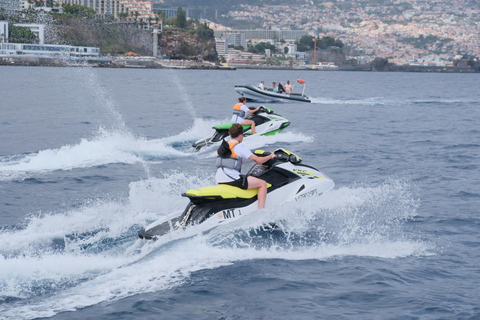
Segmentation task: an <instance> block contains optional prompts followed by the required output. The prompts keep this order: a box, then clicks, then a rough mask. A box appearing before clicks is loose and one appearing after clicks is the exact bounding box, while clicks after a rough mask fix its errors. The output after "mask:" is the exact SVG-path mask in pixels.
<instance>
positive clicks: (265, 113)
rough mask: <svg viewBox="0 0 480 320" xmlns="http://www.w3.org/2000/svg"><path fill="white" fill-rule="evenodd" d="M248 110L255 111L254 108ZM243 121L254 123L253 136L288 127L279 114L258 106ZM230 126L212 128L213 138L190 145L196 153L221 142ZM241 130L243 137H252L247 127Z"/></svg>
mask: <svg viewBox="0 0 480 320" xmlns="http://www.w3.org/2000/svg"><path fill="white" fill-rule="evenodd" d="M249 108H250V109H256V107H249ZM245 119H249V120H253V122H255V131H256V133H255V134H258V135H261V136H270V135H274V134H276V133H278V132H281V131H282V130H283V129H285V128H286V127H288V126H289V125H290V122H289V121H288V120H287V119H285V118H284V117H282V116H281V115H279V114H276V113H274V111H273V110H272V109H270V108H267V107H265V106H260V108H259V110H258V111H256V112H255V113H253V114H251V113H249V114H247V116H246V117H245ZM232 124H233V123H224V124H220V125H218V126H214V127H213V129H215V132H214V134H213V136H211V137H208V138H204V139H200V140H198V141H196V142H195V143H194V144H192V147H194V148H195V150H196V151H198V150H200V149H201V148H203V147H205V146H207V145H211V144H214V143H215V142H219V141H222V139H224V138H226V137H227V136H228V129H230V127H231V126H232ZM243 130H244V131H245V136H249V135H252V131H251V130H250V126H249V125H248V126H247V125H246V126H243Z"/></svg>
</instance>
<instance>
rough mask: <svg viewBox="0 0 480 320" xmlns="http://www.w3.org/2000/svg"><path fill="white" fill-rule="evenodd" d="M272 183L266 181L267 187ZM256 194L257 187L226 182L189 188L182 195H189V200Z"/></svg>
mask: <svg viewBox="0 0 480 320" xmlns="http://www.w3.org/2000/svg"><path fill="white" fill-rule="evenodd" d="M271 186H272V185H271V184H269V183H267V188H270V187H271ZM257 194H258V189H249V190H244V189H240V188H238V187H234V186H230V185H228V184H219V185H216V186H207V187H201V188H198V189H190V190H188V191H187V192H185V193H184V194H182V196H184V197H189V198H190V199H191V200H193V199H198V198H203V199H209V200H222V199H235V198H241V199H251V198H253V197H255V196H256V195H257Z"/></svg>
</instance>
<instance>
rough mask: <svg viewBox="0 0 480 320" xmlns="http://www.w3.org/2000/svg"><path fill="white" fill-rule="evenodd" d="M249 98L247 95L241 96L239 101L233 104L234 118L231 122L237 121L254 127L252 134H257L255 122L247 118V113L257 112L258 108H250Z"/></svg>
mask: <svg viewBox="0 0 480 320" xmlns="http://www.w3.org/2000/svg"><path fill="white" fill-rule="evenodd" d="M246 103H247V98H245V97H239V98H238V103H237V104H235V105H234V106H233V115H232V120H231V121H230V122H235V123H240V124H243V125H246V126H250V128H252V134H255V133H256V132H255V122H254V121H253V120H249V119H245V115H246V114H247V112H248V113H254V112H257V111H258V109H260V108H256V109H252V110H250V109H249V108H248V107H247V105H246Z"/></svg>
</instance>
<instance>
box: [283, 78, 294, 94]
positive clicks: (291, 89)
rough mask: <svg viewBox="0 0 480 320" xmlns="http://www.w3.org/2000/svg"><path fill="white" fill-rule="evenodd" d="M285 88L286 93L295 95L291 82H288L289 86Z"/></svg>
mask: <svg viewBox="0 0 480 320" xmlns="http://www.w3.org/2000/svg"><path fill="white" fill-rule="evenodd" d="M284 88H285V93H287V94H291V93H293V87H292V85H291V84H290V80H287V84H286V85H285V87H284Z"/></svg>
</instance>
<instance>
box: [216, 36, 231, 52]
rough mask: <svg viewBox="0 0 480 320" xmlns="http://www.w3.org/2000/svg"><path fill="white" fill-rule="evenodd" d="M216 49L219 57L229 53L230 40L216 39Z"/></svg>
mask: <svg viewBox="0 0 480 320" xmlns="http://www.w3.org/2000/svg"><path fill="white" fill-rule="evenodd" d="M215 47H216V48H217V53H218V54H219V55H225V54H227V53H228V39H215Z"/></svg>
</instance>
